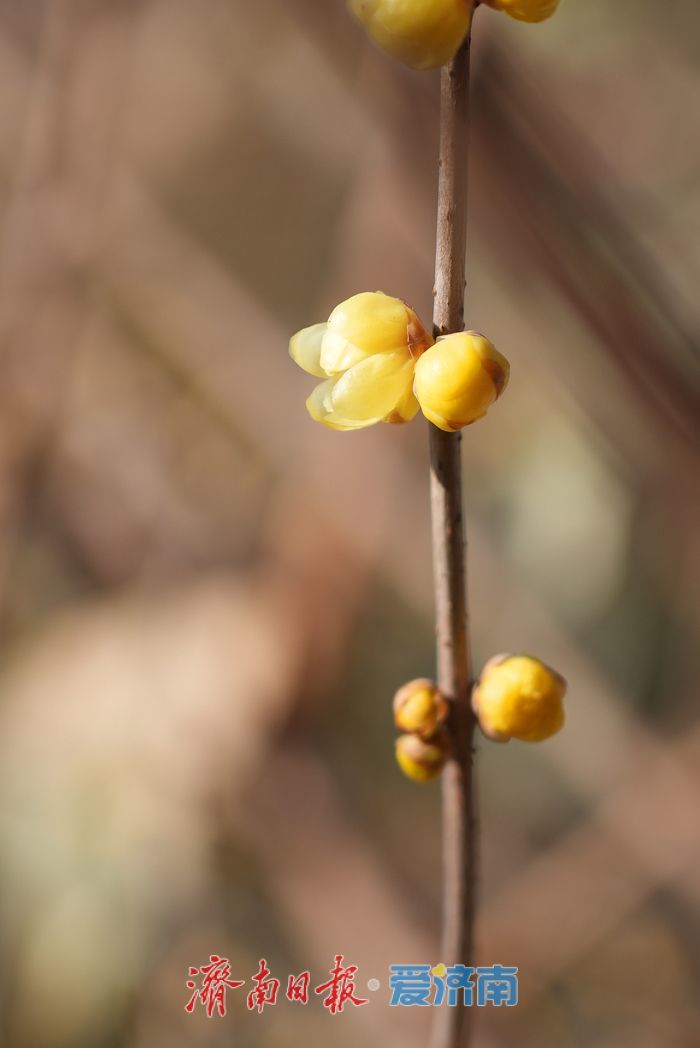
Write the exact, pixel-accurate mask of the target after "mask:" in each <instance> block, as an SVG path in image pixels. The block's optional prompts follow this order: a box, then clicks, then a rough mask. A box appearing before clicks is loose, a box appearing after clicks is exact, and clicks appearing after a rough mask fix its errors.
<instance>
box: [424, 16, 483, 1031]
mask: <svg viewBox="0 0 700 1048" xmlns="http://www.w3.org/2000/svg"><path fill="white" fill-rule="evenodd" d="M470 43H471V40H470V37H467V39H466V40H465V42H464V44H463V45H462V47H461V48H460V50H459V52H458V53H457V55H456V56H455V58H454V59H453V61H452V62H451V63H450V65H449V66H447V67H446V68H444V69H443V70H442V80H441V94H440V174H439V184H438V214H437V247H436V260H435V308H434V314H433V321H434V328H435V334H436V336H437V335H438V334H441V335H444V334H449V333H451V332H455V331H461V330H462V329H463V327H464V284H465V256H466V234H467V161H468V152H469V146H468V138H469V49H470ZM460 436H461V435H460V434H459V433H444V432H443V431H442V430H440V429H438V428H437V427H436V426H433V425H431V426H430V491H431V514H432V527H433V571H434V582H435V614H436V633H437V663H438V684H439V686H440V689H441V690H442V691H443V692H444V694H445V695H446V696H448V698H449V699H450V701H451V717H450V731H451V737H452V756H451V759H450V760H449V762H448V764H447V766H446V768H445V771H444V773H443V782H442V789H443V848H444V855H443V864H444V872H443V878H444V884H443V893H444V894H443V908H444V912H443V933H442V955H441V960H442V961H443V963H444V964H447V965H450V964H459V963H462V964H466V965H470V964H471V963H472V959H473V943H474V913H475V890H476V865H477V826H476V805H475V796H474V774H473V739H474V716H473V714H472V711H471V707H470V702H469V693H470V665H469V664H470V656H469V641H468V623H467V602H466V575H465V552H466V549H465V546H466V539H465V527H464V518H463V513H462V469H461V465H462V463H461V451H460ZM471 1016H472V1010H471V1009H470V1008H464V1007H457V1008H438V1009H436V1010H435V1025H434V1028H433V1035H432V1041H431V1048H458V1046H459V1048H466V1046H467V1045H468V1044H469V1041H470V1034H471V1025H472V1023H471Z"/></svg>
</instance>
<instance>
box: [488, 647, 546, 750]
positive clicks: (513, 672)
mask: <svg viewBox="0 0 700 1048" xmlns="http://www.w3.org/2000/svg"><path fill="white" fill-rule="evenodd" d="M565 694H566V681H565V680H564V678H563V677H562V676H561V675H560V674H559V673H557V672H556V671H555V670H553V669H551V667H549V666H547V665H546V664H545V663H544V662H541V661H540V660H539V659H535V658H532V657H531V656H529V655H503V656H499V657H498V658H496V659H491V660H489V662H487V664H486V666H485V667H484V669H483V671H482V674H481V678H480V680H479V682H478V684H477V685H476V687H475V688H474V690H473V692H472V706H473V708H474V712H475V713H476V715H477V717H478V719H479V724H480V726H481V728H482V731H483V732H484V734H485V735H488V736H489V737H490V738H492V739H494V740H496V741H498V742H506V741H507V740H508V739H510V738H516V739H522V740H523V741H524V742H541V741H542V740H543V739H548V738H549V737H550V736H551V735H555V734H556V733H557V732H558V731H559V730H560V729H561V728H562V726H563V724H564V707H563V703H562V700H563V698H564V695H565Z"/></svg>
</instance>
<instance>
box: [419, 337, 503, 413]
mask: <svg viewBox="0 0 700 1048" xmlns="http://www.w3.org/2000/svg"><path fill="white" fill-rule="evenodd" d="M509 375H510V365H509V364H508V361H507V360H506V358H505V357H504V356H503V354H501V353H499V352H498V350H497V349H496V347H495V346H494V345H493V343H492V342H489V340H488V339H487V338H484V336H483V335H480V334H478V332H476V331H460V332H458V333H457V334H454V335H442V336H441V337H440V338H439V339H438V340H437V342H436V343H435V345H434V346H431V347H430V349H427V350H426V351H425V353H423V355H422V356H421V357H420V359H419V360H418V361H417V362H416V375H415V382H414V386H413V391H414V393H415V395H416V397H417V399H418V403H419V404H420V406H421V411H422V412H423V414H424V415H425V417H426V418H427V419H429V420H430V421H431V422H432V423H433V424H434V425H435V426H437V427H438V428H439V429H443V430H445V431H446V432H447V433H453V432H454V431H455V430H458V429H462V428H463V427H464V426H468V425H470V424H471V423H472V422H476V421H477V419H480V418H482V417H483V416H484V415H485V414H486V412H487V411H488V409H489V408H490V407H491V405H492V404H493V403H494V401H496V400H498V398H499V397H500V395H501V393H502V392H503V390H504V389H505V388H506V386H507V384H508V378H509Z"/></svg>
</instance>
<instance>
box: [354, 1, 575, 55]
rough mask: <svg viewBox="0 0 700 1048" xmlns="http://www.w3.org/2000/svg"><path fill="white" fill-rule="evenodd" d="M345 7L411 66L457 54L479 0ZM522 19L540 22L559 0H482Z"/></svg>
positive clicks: (367, 3)
mask: <svg viewBox="0 0 700 1048" xmlns="http://www.w3.org/2000/svg"><path fill="white" fill-rule="evenodd" d="M349 2H350V10H351V11H352V13H353V14H354V15H355V17H356V18H357V19H358V21H360V22H361V23H362V24H363V25H364V26H365V28H366V29H367V32H368V33H369V35H370V36H371V37H372V39H373V40H374V41H375V42H376V43H377V44H379V46H380V47H381V48H383V50H384V51H386V52H387V53H388V54H390V55H392V56H393V57H394V58H398V60H399V61H400V62H403V63H404V65H407V66H410V67H411V69H436V68H437V67H438V66H441V65H446V64H447V63H448V62H450V61H451V60H452V59H453V58H454V56H455V55H456V54H457V51H458V50H459V48H460V46H461V44H462V43H463V41H464V39H465V38H466V36H467V33H468V32H469V29H470V26H471V21H472V15H473V12H474V8H475V7H476V3H477V2H478V0H349ZM484 3H486V4H488V5H489V7H493V8H495V9H496V10H497V11H505V13H506V14H508V15H510V16H511V17H512V18H517V19H518V20H519V21H521V22H542V21H544V19H545V18H549V17H550V16H551V15H553V14H554V12H555V11H556V9H557V7H558V6H559V0H484Z"/></svg>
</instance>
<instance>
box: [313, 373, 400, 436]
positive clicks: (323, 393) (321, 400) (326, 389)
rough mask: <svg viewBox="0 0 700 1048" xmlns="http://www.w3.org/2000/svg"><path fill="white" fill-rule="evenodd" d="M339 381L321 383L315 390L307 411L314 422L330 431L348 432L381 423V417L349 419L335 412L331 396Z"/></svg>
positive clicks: (330, 379)
mask: <svg viewBox="0 0 700 1048" xmlns="http://www.w3.org/2000/svg"><path fill="white" fill-rule="evenodd" d="M336 381H337V379H334V378H329V379H328V380H327V381H326V382H321V383H320V384H319V385H318V386H316V388H315V389H314V391H313V393H312V394H311V396H310V397H309V398H308V399H307V401H306V409H307V411H308V412H309V414H310V415H311V418H312V419H313V420H314V422H320V423H322V425H324V426H327V427H328V429H337V430H341V431H347V430H351V429H364V428H365V427H367V426H373V425H374V424H375V422H381V419H380V418H379V417H377V418H366V419H348V418H344V417H343V416H342V415H339V414H338V412H336V411H334V410H333V403H332V399H331V395H332V392H333V387H334V386H335V383H336Z"/></svg>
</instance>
